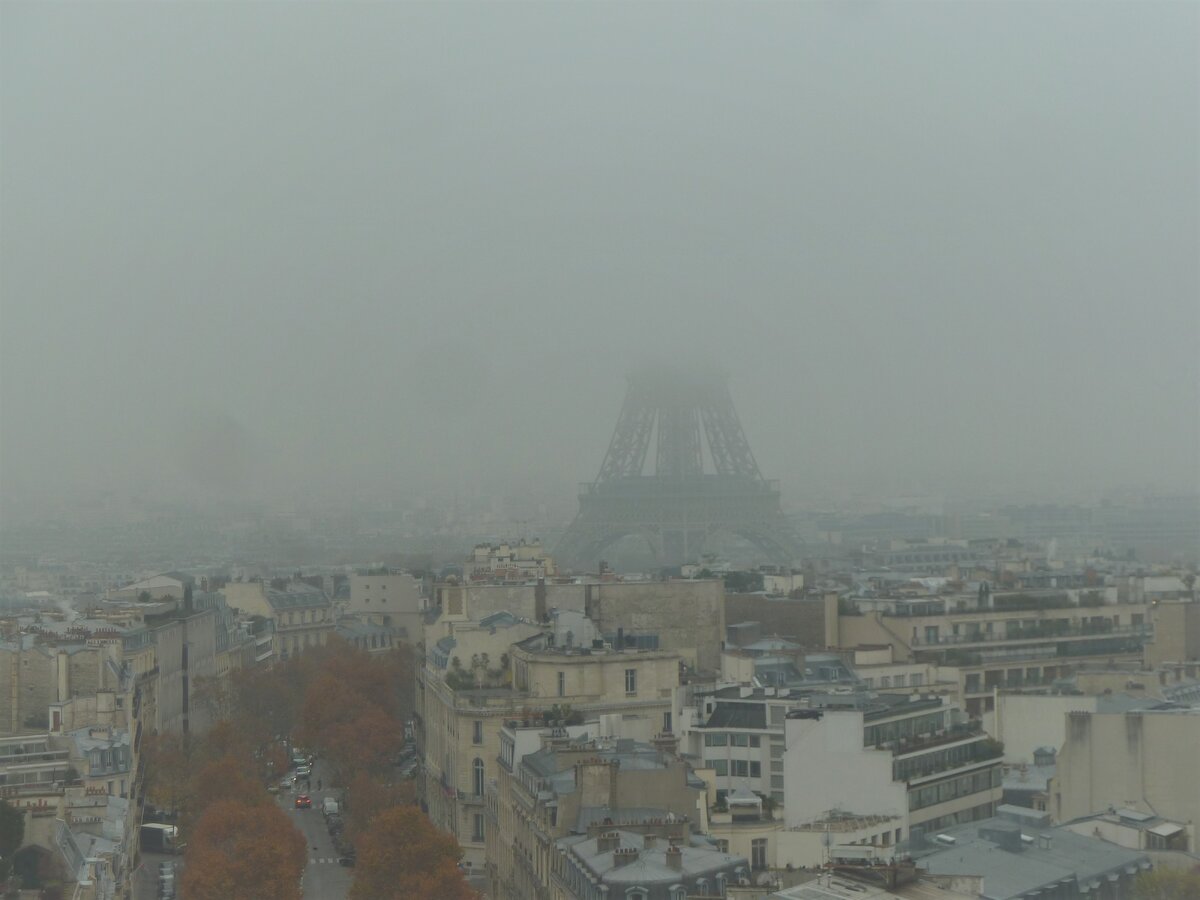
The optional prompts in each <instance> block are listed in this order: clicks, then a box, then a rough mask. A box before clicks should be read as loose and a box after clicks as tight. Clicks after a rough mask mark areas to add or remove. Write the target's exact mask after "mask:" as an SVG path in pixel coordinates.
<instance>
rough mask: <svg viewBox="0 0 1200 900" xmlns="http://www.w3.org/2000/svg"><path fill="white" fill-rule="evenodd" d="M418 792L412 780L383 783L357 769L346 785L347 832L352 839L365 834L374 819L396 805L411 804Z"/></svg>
mask: <svg viewBox="0 0 1200 900" xmlns="http://www.w3.org/2000/svg"><path fill="white" fill-rule="evenodd" d="M416 802H417V792H416V789H415V788H414V787H413V783H412V782H411V781H401V782H397V783H395V784H385V783H382V782H380V781H378V780H376V779H374V778H372V777H371V776H370V775H368V774H367V773H366V772H358V773H357V774H355V776H354V777H353V778H352V779H351V780H350V783H349V785H347V787H346V833H347V836H348V837H349V838H350V839H351V840H357V839H358V837H359V835H361V834H364V833H366V831H367V829H368V828H369V826H370V824H371V820H372V819H374V818H375V817H376V816H377V815H379V814H380V813H381V812H383V811H384V810H387V809H391V808H392V807H394V806H411V805H414V804H416Z"/></svg>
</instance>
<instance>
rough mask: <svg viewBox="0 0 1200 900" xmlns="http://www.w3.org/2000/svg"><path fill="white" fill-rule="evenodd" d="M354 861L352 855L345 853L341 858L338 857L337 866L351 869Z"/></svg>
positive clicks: (354, 858)
mask: <svg viewBox="0 0 1200 900" xmlns="http://www.w3.org/2000/svg"><path fill="white" fill-rule="evenodd" d="M355 860H356V857H355V855H354V853H347V854H345V855H343V856H339V857H338V865H339V866H347V867H348V868H351V869H353V868H354V863H355Z"/></svg>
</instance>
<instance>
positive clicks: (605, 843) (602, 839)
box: [596, 831, 621, 853]
mask: <svg viewBox="0 0 1200 900" xmlns="http://www.w3.org/2000/svg"><path fill="white" fill-rule="evenodd" d="M620 846H621V834H620V832H617V831H606V832H604V834H602V835H600V836H599V837H598V838H596V852H598V853H607V852H608V851H610V850H617V849H618V848H620Z"/></svg>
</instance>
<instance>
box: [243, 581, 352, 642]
mask: <svg viewBox="0 0 1200 900" xmlns="http://www.w3.org/2000/svg"><path fill="white" fill-rule="evenodd" d="M221 592H222V593H223V594H224V595H225V599H226V602H227V603H228V604H229V606H231V607H232V608H234V609H236V610H237V611H238V612H239V613H241V614H242V615H249V616H261V617H263V618H265V619H270V620H271V621H272V622H273V623H274V626H275V627H274V633H273V637H272V641H273V643H272V651H273V653H274V655H275V658H276V659H283V660H286V659H289V658H290V657H292V656H295V655H296V654H297V653H302V652H304V650H305V648H307V647H319V646H322V645H323V644H325V643H326V642H328V640H329V636H330V635H331V634H333V629H334V622H333V604H332V603H331V602H330V600H329V597H328V595H326V593H325V592H324V591H323V590H321V589H320V588H318V587H314V586H312V585H310V584H308V583H307V582H304V581H288V582H286V583H278V582H276V583H266V582H262V581H231V582H230V583H229V584H227V585H225V586H224V587H223V588H222V589H221Z"/></svg>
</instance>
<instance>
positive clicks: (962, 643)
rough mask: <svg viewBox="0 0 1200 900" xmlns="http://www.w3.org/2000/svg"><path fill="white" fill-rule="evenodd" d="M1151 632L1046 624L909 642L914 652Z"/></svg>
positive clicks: (1139, 628) (1134, 627)
mask: <svg viewBox="0 0 1200 900" xmlns="http://www.w3.org/2000/svg"><path fill="white" fill-rule="evenodd" d="M1153 632H1154V629H1153V628H1151V627H1150V626H1149V625H1118V626H1114V625H1112V624H1111V623H1110V622H1104V623H1100V624H1096V625H1072V626H1068V627H1067V628H1062V627H1055V626H1054V623H1053V622H1050V621H1046V622H1044V623H1042V624H1039V625H1038V626H1037V627H1034V628H1012V629H1006V630H1004V631H997V632H983V631H981V632H969V633H967V634H939V635H937V637H935V638H934V639H932V640H929V639H927V638H924V637H915V638H913V639H912V641H911V645H912V647H913V649H922V648H926V647H971V646H984V647H986V646H988V645H995V644H1004V643H1012V642H1016V641H1061V640H1071V639H1077V638H1096V637H1121V636H1128V637H1139V638H1148V637H1151V636H1152V635H1153Z"/></svg>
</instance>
